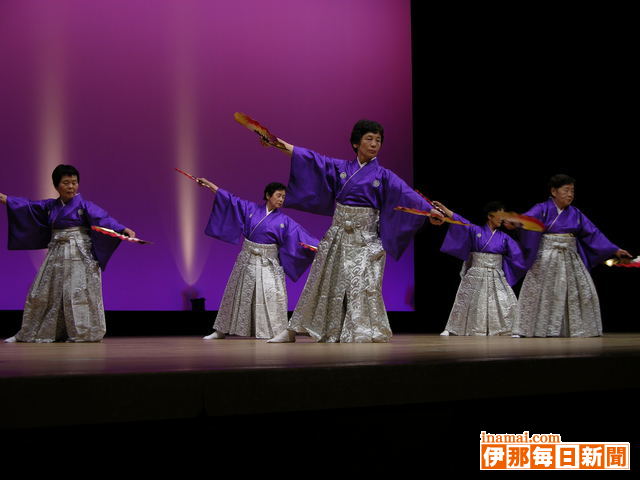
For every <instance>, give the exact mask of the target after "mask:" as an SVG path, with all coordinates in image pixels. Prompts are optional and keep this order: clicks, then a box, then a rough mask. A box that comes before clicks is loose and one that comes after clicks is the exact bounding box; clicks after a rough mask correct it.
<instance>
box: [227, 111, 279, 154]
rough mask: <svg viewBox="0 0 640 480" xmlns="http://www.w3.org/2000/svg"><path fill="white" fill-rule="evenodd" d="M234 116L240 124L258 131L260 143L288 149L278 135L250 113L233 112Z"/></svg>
mask: <svg viewBox="0 0 640 480" xmlns="http://www.w3.org/2000/svg"><path fill="white" fill-rule="evenodd" d="M233 118H235V120H236V122H238V123H239V124H240V125H244V126H245V127H247V128H248V129H249V130H251V131H252V132H256V133H257V134H258V136H259V137H260V143H262V145H264V146H265V147H266V146H269V145H271V146H272V147H276V148H279V149H280V150H286V147H285V146H284V143H282V142H281V141H280V140H278V137H276V136H275V135H274V134H273V133H271V132H270V131H269V129H268V128H267V127H265V126H264V125H261V124H260V123H259V122H257V121H255V120H254V119H253V118H251V117H250V116H249V115H246V114H244V113H240V112H236V113H234V114H233Z"/></svg>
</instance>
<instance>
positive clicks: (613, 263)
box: [604, 257, 640, 268]
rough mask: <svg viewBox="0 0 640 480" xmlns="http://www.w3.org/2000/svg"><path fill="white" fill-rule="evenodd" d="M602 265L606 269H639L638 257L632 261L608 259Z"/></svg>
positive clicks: (627, 259) (639, 259)
mask: <svg viewBox="0 0 640 480" xmlns="http://www.w3.org/2000/svg"><path fill="white" fill-rule="evenodd" d="M604 264H605V265H606V266H608V267H627V268H638V267H640V257H636V258H634V259H631V258H610V259H609V260H607V261H606V262H604Z"/></svg>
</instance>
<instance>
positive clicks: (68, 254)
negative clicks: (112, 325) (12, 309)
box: [15, 227, 106, 343]
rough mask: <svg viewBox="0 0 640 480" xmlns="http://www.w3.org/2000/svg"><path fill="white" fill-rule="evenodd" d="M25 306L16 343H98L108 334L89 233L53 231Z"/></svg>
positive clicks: (99, 280) (76, 228) (70, 230)
mask: <svg viewBox="0 0 640 480" xmlns="http://www.w3.org/2000/svg"><path fill="white" fill-rule="evenodd" d="M48 249H49V250H48V252H47V256H46V258H45V259H44V262H43V263H42V266H41V267H40V270H39V271H38V274H37V275H36V278H35V280H34V281H33V284H32V285H31V289H30V290H29V294H28V295H27V300H26V303H25V306H24V315H23V318H22V328H21V329H20V331H19V332H18V333H17V334H16V335H15V337H16V340H17V341H19V342H38V343H48V342H54V341H58V340H65V339H66V340H68V341H72V342H99V341H100V340H102V337H104V334H105V333H106V327H105V318H104V307H103V303H102V278H101V272H100V267H99V265H98V262H97V261H96V260H95V258H94V256H93V254H92V253H91V239H90V238H89V230H88V229H87V228H84V227H75V228H69V229H65V230H53V232H52V236H51V242H50V243H49V246H48Z"/></svg>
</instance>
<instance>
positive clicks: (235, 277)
mask: <svg viewBox="0 0 640 480" xmlns="http://www.w3.org/2000/svg"><path fill="white" fill-rule="evenodd" d="M213 328H214V329H215V330H216V331H219V332H222V333H225V334H231V335H240V336H243V337H256V338H272V337H273V336H274V335H275V334H277V333H278V332H280V331H282V330H284V329H286V328H287V287H286V283H285V278H284V270H283V269H282V266H281V265H280V261H279V259H278V246H277V245H276V244H262V243H255V242H251V241H249V240H247V239H244V243H243V244H242V250H241V251H240V253H239V254H238V258H237V259H236V263H235V265H234V266H233V270H232V271H231V275H230V277H229V281H228V282H227V286H226V287H225V289H224V294H223V296H222V301H221V302H220V308H219V309H218V315H217V317H216V321H215V323H214V325H213Z"/></svg>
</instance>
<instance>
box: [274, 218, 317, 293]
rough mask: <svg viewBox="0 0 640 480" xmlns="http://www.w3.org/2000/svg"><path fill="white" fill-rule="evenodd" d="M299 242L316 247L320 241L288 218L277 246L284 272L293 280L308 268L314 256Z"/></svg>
mask: <svg viewBox="0 0 640 480" xmlns="http://www.w3.org/2000/svg"><path fill="white" fill-rule="evenodd" d="M300 243H304V244H307V245H311V246H314V247H317V246H318V243H320V242H319V240H318V239H317V238H315V237H313V236H312V235H311V234H309V232H307V231H306V230H305V229H304V228H303V227H302V226H301V225H300V224H298V223H296V222H295V221H294V220H292V219H290V218H288V219H287V228H286V229H285V232H284V233H283V238H282V241H281V244H280V246H279V256H280V264H281V265H282V268H283V269H284V272H285V273H286V274H287V276H288V277H289V278H290V279H291V280H293V281H294V282H295V281H296V280H298V279H299V278H300V276H301V275H302V274H303V273H304V272H305V270H306V269H307V268H309V265H311V263H312V262H313V258H314V256H315V253H314V252H313V251H311V250H309V249H308V248H304V247H303V246H302V245H300Z"/></svg>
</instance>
